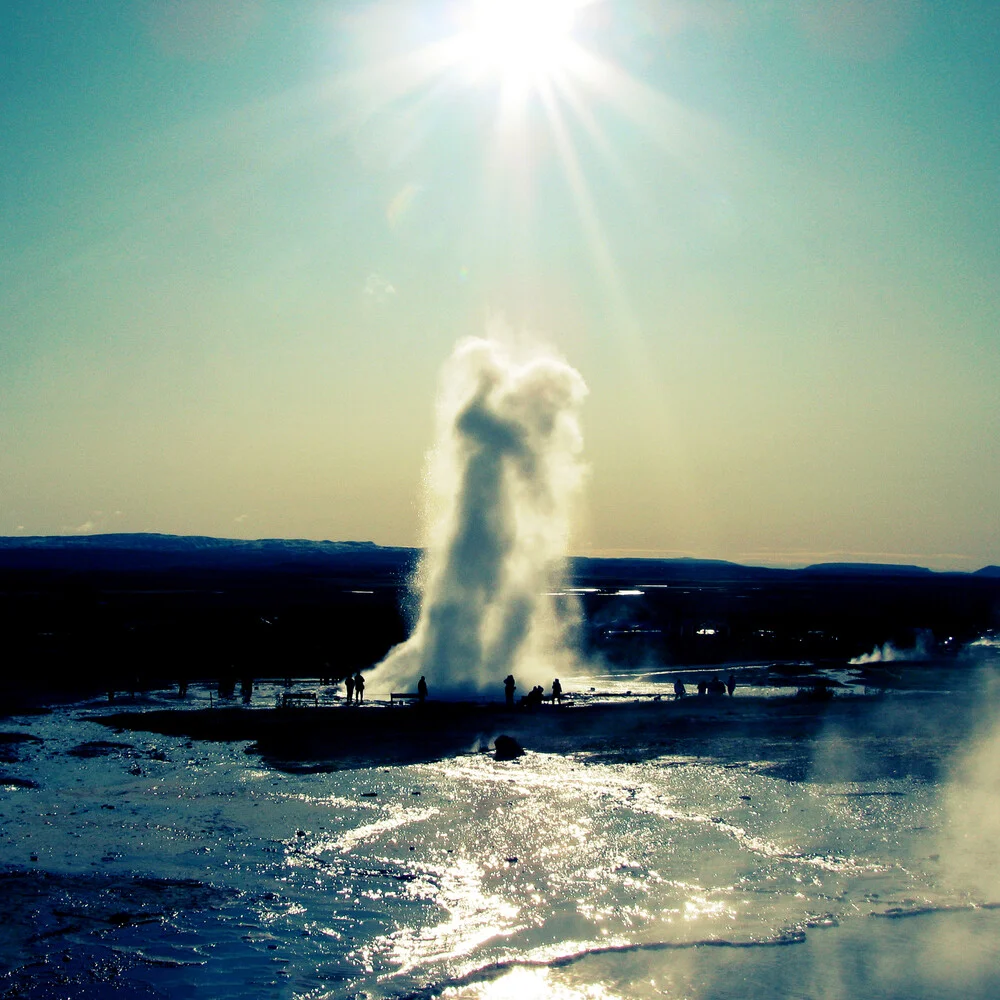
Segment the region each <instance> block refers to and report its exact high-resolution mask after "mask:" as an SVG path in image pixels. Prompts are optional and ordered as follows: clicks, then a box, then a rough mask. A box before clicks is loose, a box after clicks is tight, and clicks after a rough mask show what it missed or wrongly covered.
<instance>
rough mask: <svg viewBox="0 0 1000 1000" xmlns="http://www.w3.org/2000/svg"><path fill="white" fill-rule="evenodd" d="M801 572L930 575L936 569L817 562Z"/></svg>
mask: <svg viewBox="0 0 1000 1000" xmlns="http://www.w3.org/2000/svg"><path fill="white" fill-rule="evenodd" d="M801 572H802V573H807V574H809V575H819V574H830V575H839V576H930V575H932V574H933V572H934V571H933V570H930V569H927V568H926V567H924V566H905V565H900V564H894V563H815V564H814V565H812V566H806V567H805V568H804V569H803V570H802V571H801Z"/></svg>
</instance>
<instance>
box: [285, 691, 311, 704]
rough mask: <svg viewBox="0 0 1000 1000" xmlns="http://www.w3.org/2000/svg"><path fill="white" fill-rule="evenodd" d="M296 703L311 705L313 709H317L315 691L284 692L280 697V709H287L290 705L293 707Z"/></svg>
mask: <svg viewBox="0 0 1000 1000" xmlns="http://www.w3.org/2000/svg"><path fill="white" fill-rule="evenodd" d="M296 703H302V704H306V703H311V704H312V705H313V707H314V708H319V698H317V697H316V692H315V691H300V692H293V691H285V692H283V693H282V695H281V707H282V708H288V707H289V706H290V705H295V704H296Z"/></svg>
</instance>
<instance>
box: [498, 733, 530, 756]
mask: <svg viewBox="0 0 1000 1000" xmlns="http://www.w3.org/2000/svg"><path fill="white" fill-rule="evenodd" d="M493 751H494V754H493V755H494V757H495V758H496V759H497V760H514V759H515V758H517V757H520V756H521V755H522V754H523V753H524V747H522V746H521V744H520V743H518V742H517V740H515V739H514V737H513V736H507V735H502V736H498V737H497V738H496V739H495V740H494V741H493Z"/></svg>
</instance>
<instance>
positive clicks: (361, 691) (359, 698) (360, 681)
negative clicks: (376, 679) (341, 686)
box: [354, 670, 365, 705]
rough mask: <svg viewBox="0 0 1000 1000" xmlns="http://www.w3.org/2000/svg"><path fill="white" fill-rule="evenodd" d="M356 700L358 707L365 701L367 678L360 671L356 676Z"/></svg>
mask: <svg viewBox="0 0 1000 1000" xmlns="http://www.w3.org/2000/svg"><path fill="white" fill-rule="evenodd" d="M354 700H355V702H356V703H357V704H358V705H360V704H361V702H363V701H364V700H365V678H364V675H363V674H362V673H361V671H360V670H359V671H358V672H357V673H356V674H355V675H354Z"/></svg>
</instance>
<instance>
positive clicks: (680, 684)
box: [674, 677, 687, 698]
mask: <svg viewBox="0 0 1000 1000" xmlns="http://www.w3.org/2000/svg"><path fill="white" fill-rule="evenodd" d="M686 694H687V688H685V687H684V681H682V680H681V679H680V678H679V677H678V678H677V679H676V680H675V681H674V697H675V698H683V697H684V695H686Z"/></svg>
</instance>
